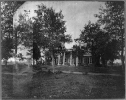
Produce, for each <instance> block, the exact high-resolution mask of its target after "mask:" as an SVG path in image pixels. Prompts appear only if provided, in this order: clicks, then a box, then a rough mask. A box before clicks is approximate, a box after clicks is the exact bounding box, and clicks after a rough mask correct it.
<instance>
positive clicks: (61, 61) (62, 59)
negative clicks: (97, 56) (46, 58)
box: [55, 49, 92, 66]
mask: <svg viewBox="0 0 126 100" xmlns="http://www.w3.org/2000/svg"><path fill="white" fill-rule="evenodd" d="M88 64H92V56H91V54H90V53H85V54H82V55H81V57H80V56H79V55H77V54H76V53H75V52H74V51H73V49H67V50H66V51H64V52H62V53H58V54H57V57H56V58H55V65H70V66H78V65H88Z"/></svg>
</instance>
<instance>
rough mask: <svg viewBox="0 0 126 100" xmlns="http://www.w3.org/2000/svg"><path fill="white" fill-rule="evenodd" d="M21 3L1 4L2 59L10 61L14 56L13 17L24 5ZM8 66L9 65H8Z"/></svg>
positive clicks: (4, 2) (6, 2)
mask: <svg viewBox="0 0 126 100" xmlns="http://www.w3.org/2000/svg"><path fill="white" fill-rule="evenodd" d="M22 3H23V2H21V1H19V2H18V1H16V2H14V1H3V2H1V34H2V36H1V43H2V59H3V58H4V59H6V61H7V60H8V58H10V57H12V56H13V54H12V53H13V49H14V47H16V46H15V45H14V44H15V43H14V37H15V36H14V34H13V16H14V13H15V11H16V10H17V8H18V7H19V6H20V5H21V4H22ZM6 64H7V63H6Z"/></svg>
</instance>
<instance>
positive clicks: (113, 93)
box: [2, 72, 125, 99]
mask: <svg viewBox="0 0 126 100" xmlns="http://www.w3.org/2000/svg"><path fill="white" fill-rule="evenodd" d="M7 77H8V76H7V75H3V82H4V84H3V85H2V87H3V90H6V91H4V92H6V93H11V92H10V91H13V95H8V97H9V96H10V97H11V98H16V99H17V98H21V99H23V98H24V99H26V98H36V99H108V98H109V99H110V98H113V99H114V98H124V95H125V92H124V78H123V77H121V76H107V75H105V76H103V75H99V76H93V75H75V74H64V73H60V74H52V73H51V74H47V73H46V72H39V73H37V74H34V75H33V76H32V75H31V74H28V75H19V76H14V77H13V88H10V85H11V84H12V82H11V81H10V80H9V77H8V79H7ZM5 84H6V86H5ZM7 85H9V86H8V88H7ZM5 87H6V88H5ZM9 88H10V89H9ZM12 89H13V90H12ZM8 90H9V91H8ZM4 96H5V95H4Z"/></svg>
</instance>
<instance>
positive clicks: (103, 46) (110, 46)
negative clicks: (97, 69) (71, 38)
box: [76, 21, 118, 66]
mask: <svg viewBox="0 0 126 100" xmlns="http://www.w3.org/2000/svg"><path fill="white" fill-rule="evenodd" d="M76 40H77V41H81V42H83V43H86V44H87V45H86V48H87V50H86V51H89V52H91V54H92V58H93V63H94V64H95V66H99V65H100V59H101V62H102V65H103V66H106V64H107V61H108V60H111V61H113V60H114V59H116V58H117V56H118V52H117V45H118V43H117V41H116V40H113V41H111V38H110V36H109V34H108V33H107V32H105V31H104V30H102V29H100V25H99V24H98V23H95V24H94V23H91V22H90V21H89V23H88V24H87V25H85V27H84V29H83V30H82V31H81V34H80V38H79V39H76Z"/></svg>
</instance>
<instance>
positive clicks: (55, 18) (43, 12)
mask: <svg viewBox="0 0 126 100" xmlns="http://www.w3.org/2000/svg"><path fill="white" fill-rule="evenodd" d="M35 13H36V14H37V16H36V17H34V24H35V25H37V28H36V31H37V34H38V35H37V43H38V44H39V46H40V47H42V48H43V49H45V48H47V49H48V50H49V52H50V54H51V58H52V66H54V55H55V50H56V49H57V48H59V47H62V44H63V43H65V42H70V38H71V37H70V36H69V35H65V34H64V33H65V31H66V27H65V21H63V17H64V16H63V15H62V11H60V12H55V10H53V8H47V7H46V6H44V5H43V4H42V5H38V10H35ZM40 37H41V38H40ZM53 68H54V67H53Z"/></svg>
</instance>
